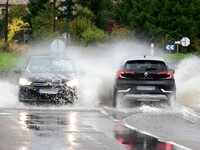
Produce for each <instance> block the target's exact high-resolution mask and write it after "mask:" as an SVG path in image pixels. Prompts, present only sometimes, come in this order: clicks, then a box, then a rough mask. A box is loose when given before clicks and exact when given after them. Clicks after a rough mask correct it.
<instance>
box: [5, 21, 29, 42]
mask: <svg viewBox="0 0 200 150" xmlns="http://www.w3.org/2000/svg"><path fill="white" fill-rule="evenodd" d="M28 27H29V24H28V23H27V22H24V21H23V20H22V19H20V18H19V19H18V18H14V19H13V20H12V22H11V23H9V24H8V42H11V41H12V40H13V37H14V36H15V34H16V33H17V32H19V31H22V30H27V29H28Z"/></svg>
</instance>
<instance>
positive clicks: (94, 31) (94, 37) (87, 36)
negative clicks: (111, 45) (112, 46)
mask: <svg viewBox="0 0 200 150" xmlns="http://www.w3.org/2000/svg"><path fill="white" fill-rule="evenodd" d="M81 37H82V39H81V42H82V43H83V44H85V45H88V44H93V43H98V42H104V41H105V40H106V39H107V37H108V36H107V34H106V33H105V32H104V31H103V30H100V29H98V28H96V27H93V28H91V27H90V28H87V30H86V31H84V32H83V33H82V34H81Z"/></svg>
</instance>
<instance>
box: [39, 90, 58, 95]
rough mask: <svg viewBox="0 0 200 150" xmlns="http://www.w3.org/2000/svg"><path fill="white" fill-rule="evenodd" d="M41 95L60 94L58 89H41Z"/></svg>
mask: <svg viewBox="0 0 200 150" xmlns="http://www.w3.org/2000/svg"><path fill="white" fill-rule="evenodd" d="M39 93H40V94H58V90H57V89H39Z"/></svg>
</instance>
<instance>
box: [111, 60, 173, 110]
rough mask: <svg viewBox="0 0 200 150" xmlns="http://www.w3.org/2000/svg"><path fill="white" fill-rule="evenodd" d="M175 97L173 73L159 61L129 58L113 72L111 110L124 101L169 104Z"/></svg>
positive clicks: (163, 62) (162, 61)
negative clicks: (115, 74)
mask: <svg viewBox="0 0 200 150" xmlns="http://www.w3.org/2000/svg"><path fill="white" fill-rule="evenodd" d="M175 94H176V85H175V79H174V70H172V69H169V68H168V66H167V65H166V63H165V61H164V59H163V58H162V57H156V56H137V57H132V58H129V59H126V60H125V61H124V62H123V64H122V66H121V68H120V70H119V71H118V72H117V77H116V79H115V84H114V90H113V107H116V105H117V104H118V103H119V104H122V102H123V103H124V101H127V100H129V101H131V102H133V103H135V102H155V101H156V102H157V101H158V102H164V103H166V104H170V100H171V99H172V97H173V98H174V97H175ZM125 103H126V102H125Z"/></svg>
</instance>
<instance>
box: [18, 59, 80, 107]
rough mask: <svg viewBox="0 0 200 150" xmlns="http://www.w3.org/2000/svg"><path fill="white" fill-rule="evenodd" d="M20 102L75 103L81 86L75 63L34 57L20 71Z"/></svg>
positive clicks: (66, 60) (67, 60)
mask: <svg viewBox="0 0 200 150" xmlns="http://www.w3.org/2000/svg"><path fill="white" fill-rule="evenodd" d="M20 74H21V76H20V78H19V95H18V97H19V101H20V102H29V103H32V102H59V103H71V104H72V103H74V102H75V101H76V100H77V86H78V84H79V82H78V80H77V77H76V71H75V68H74V65H73V63H72V62H71V61H70V60H69V59H67V58H64V57H59V56H33V57H31V58H30V59H29V60H28V63H27V65H26V67H25V69H23V70H21V71H20Z"/></svg>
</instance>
